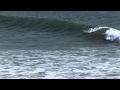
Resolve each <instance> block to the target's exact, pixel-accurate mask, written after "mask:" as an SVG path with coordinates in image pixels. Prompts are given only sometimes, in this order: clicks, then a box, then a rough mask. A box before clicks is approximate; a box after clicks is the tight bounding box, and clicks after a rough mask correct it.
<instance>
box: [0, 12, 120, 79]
mask: <svg viewBox="0 0 120 90" xmlns="http://www.w3.org/2000/svg"><path fill="white" fill-rule="evenodd" d="M119 19H120V12H119V11H108V12H107V11H0V78H1V79H2V78H5V79H6V78H18V79H21V78H22V79H23V78H25V79H27V78H31V79H32V78H38V79H51V78H52V79H55V78H60V79H89V78H90V79H91V78H93V79H96V78H99V79H101V78H120V50H119V49H120V48H119V47H120V44H119V43H118V42H115V41H109V40H106V39H105V36H104V35H102V34H101V32H95V33H91V34H89V33H85V32H84V31H85V30H89V28H88V26H94V27H102V26H106V27H112V28H115V29H118V30H119V29H120V25H119V24H120V20H119Z"/></svg>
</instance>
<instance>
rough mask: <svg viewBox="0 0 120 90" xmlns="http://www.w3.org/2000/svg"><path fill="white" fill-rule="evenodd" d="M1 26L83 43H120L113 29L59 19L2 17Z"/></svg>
mask: <svg viewBox="0 0 120 90" xmlns="http://www.w3.org/2000/svg"><path fill="white" fill-rule="evenodd" d="M0 26H2V27H4V28H7V30H8V29H11V28H12V29H13V30H15V32H16V31H17V29H14V28H15V27H19V28H20V29H19V30H21V32H23V33H24V32H30V31H32V32H35V31H37V33H38V32H42V31H43V32H56V33H59V34H61V35H67V36H69V37H72V38H75V39H82V40H83V41H93V42H94V41H101V40H107V41H117V42H119V43H120V31H119V30H117V29H114V28H111V27H106V26H102V27H99V26H98V27H97V26H91V25H85V24H78V23H74V22H69V21H61V20H57V19H46V18H33V17H28V18H27V17H24V18H23V17H14V16H3V15H0Z"/></svg>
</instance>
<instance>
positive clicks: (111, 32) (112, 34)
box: [85, 27, 120, 43]
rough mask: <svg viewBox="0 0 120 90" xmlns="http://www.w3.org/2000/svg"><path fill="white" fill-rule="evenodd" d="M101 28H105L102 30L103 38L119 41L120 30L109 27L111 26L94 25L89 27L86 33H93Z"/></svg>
mask: <svg viewBox="0 0 120 90" xmlns="http://www.w3.org/2000/svg"><path fill="white" fill-rule="evenodd" d="M101 29H106V30H105V32H104V35H105V39H106V40H109V41H118V42H119V43H120V30H117V29H114V28H111V27H95V28H90V29H89V30H88V31H85V32H87V33H93V32H96V31H98V30H101Z"/></svg>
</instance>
